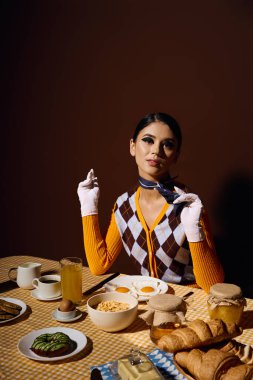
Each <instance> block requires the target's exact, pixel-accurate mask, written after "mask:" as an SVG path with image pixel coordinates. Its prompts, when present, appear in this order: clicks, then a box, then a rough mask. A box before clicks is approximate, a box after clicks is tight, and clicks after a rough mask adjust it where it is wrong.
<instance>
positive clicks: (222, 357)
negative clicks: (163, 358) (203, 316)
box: [157, 319, 253, 380]
mask: <svg viewBox="0 0 253 380" xmlns="http://www.w3.org/2000/svg"><path fill="white" fill-rule="evenodd" d="M241 333H242V328H241V327H239V326H238V325H237V324H235V323H225V322H223V321H222V320H220V319H214V320H210V321H208V322H204V321H202V320H199V319H197V320H195V321H192V322H189V323H188V325H187V327H182V328H178V329H177V330H174V331H173V332H172V333H170V334H167V335H164V336H162V337H161V338H160V339H159V341H158V343H157V345H158V347H159V348H160V349H162V350H164V351H167V352H172V353H174V363H175V365H176V366H177V368H178V369H179V371H181V372H182V373H183V374H184V375H185V376H186V377H187V378H188V379H190V380H253V349H252V347H251V346H249V345H244V344H242V343H239V342H237V341H236V340H235V339H233V338H235V337H237V336H239V335H240V334H241Z"/></svg>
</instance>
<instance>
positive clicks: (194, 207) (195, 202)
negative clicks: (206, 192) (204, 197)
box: [173, 187, 204, 242]
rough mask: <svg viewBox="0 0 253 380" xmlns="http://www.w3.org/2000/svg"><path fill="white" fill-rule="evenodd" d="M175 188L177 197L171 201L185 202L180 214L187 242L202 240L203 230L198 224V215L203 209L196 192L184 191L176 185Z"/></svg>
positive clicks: (199, 215) (176, 202) (175, 202)
mask: <svg viewBox="0 0 253 380" xmlns="http://www.w3.org/2000/svg"><path fill="white" fill-rule="evenodd" d="M175 190H176V192H177V194H179V197H178V198H177V199H176V200H175V201H174V202H173V203H174V204H178V203H181V202H186V204H185V206H184V208H183V209H182V211H181V215H180V216H181V222H182V224H183V227H184V230H185V234H186V237H187V240H188V241H189V242H198V241H201V240H204V232H203V229H202V227H201V225H200V217H201V213H202V209H203V205H202V202H201V200H200V199H199V197H198V196H197V195H196V194H193V193H185V192H184V191H183V190H181V189H179V188H178V187H175Z"/></svg>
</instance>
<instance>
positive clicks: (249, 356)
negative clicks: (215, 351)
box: [219, 339, 253, 364]
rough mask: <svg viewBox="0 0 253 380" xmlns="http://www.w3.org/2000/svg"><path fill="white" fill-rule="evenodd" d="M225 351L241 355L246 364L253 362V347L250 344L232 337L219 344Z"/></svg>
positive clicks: (240, 357)
mask: <svg viewBox="0 0 253 380" xmlns="http://www.w3.org/2000/svg"><path fill="white" fill-rule="evenodd" d="M219 349H220V350H221V351H223V352H229V353H232V354H234V355H236V356H238V357H239V359H240V360H241V361H242V362H243V363H245V364H253V348H252V347H251V346H250V345H249V344H243V343H240V342H237V341H236V340H234V339H231V340H230V341H229V342H225V343H224V344H223V345H220V346H219Z"/></svg>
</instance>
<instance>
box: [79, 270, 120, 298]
mask: <svg viewBox="0 0 253 380" xmlns="http://www.w3.org/2000/svg"><path fill="white" fill-rule="evenodd" d="M119 275H120V273H113V274H112V275H111V276H109V277H107V278H106V279H104V280H102V281H100V282H99V283H98V284H97V285H95V286H92V288H90V289H88V290H86V291H85V292H84V293H83V294H84V295H85V296H87V295H89V294H91V293H93V292H95V291H96V290H98V289H99V288H101V287H102V286H103V285H104V284H106V283H107V282H109V281H111V280H112V279H113V278H115V277H117V276H119Z"/></svg>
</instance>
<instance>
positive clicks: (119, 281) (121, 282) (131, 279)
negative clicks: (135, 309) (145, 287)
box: [105, 276, 169, 301]
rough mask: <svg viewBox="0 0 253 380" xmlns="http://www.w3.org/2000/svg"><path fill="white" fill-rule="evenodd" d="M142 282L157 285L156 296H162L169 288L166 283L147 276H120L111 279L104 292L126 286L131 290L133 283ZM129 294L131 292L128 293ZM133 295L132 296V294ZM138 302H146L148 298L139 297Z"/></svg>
mask: <svg viewBox="0 0 253 380" xmlns="http://www.w3.org/2000/svg"><path fill="white" fill-rule="evenodd" d="M136 281H137V282H138V281H140V282H143V281H148V282H152V283H155V284H157V286H158V294H164V293H167V291H168V289H169V287H168V285H167V284H166V282H164V281H162V280H159V279H158V278H154V277H149V276H121V277H117V278H115V279H113V280H112V281H109V282H107V283H106V284H105V290H106V292H114V291H115V287H118V286H126V287H128V288H131V287H132V286H133V284H134V283H135V282H136ZM130 294H131V292H130ZM133 295H134V294H133ZM137 298H138V300H139V301H147V300H149V298H150V296H148V295H147V296H144V295H141V296H139V297H137Z"/></svg>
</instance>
